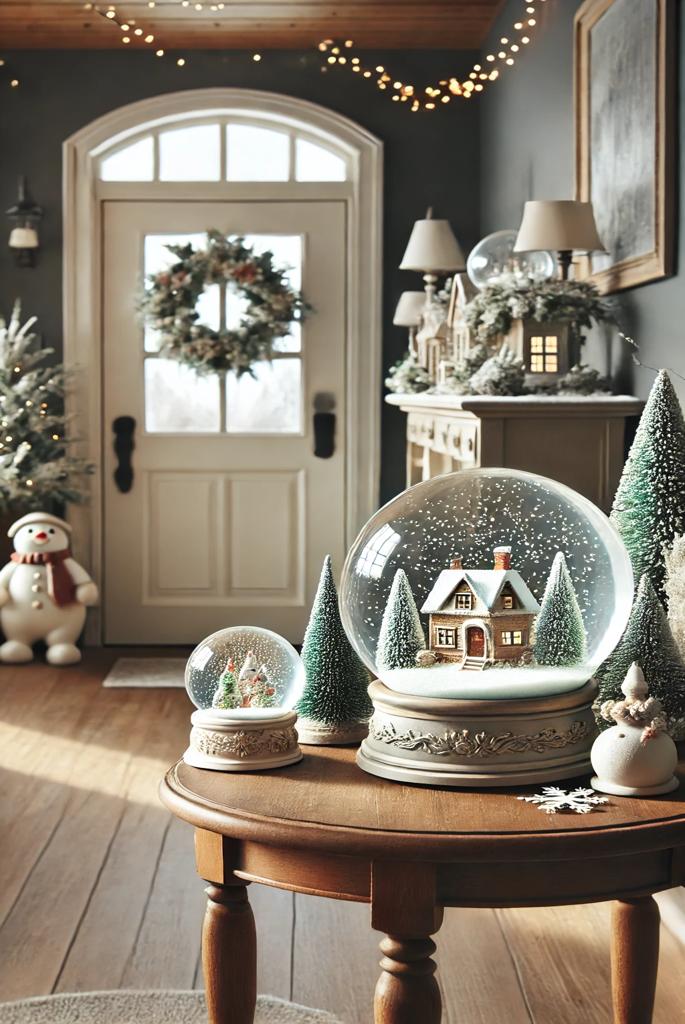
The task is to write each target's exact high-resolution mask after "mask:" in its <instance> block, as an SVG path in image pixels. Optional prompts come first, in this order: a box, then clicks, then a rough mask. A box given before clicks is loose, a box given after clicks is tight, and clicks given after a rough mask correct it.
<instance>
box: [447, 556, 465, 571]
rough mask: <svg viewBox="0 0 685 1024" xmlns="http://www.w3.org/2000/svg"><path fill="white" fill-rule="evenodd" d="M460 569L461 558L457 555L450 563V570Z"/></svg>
mask: <svg viewBox="0 0 685 1024" xmlns="http://www.w3.org/2000/svg"><path fill="white" fill-rule="evenodd" d="M461 568H463V566H462V564H461V558H460V557H459V555H457V556H456V557H455V558H453V559H452V561H451V562H450V569H461Z"/></svg>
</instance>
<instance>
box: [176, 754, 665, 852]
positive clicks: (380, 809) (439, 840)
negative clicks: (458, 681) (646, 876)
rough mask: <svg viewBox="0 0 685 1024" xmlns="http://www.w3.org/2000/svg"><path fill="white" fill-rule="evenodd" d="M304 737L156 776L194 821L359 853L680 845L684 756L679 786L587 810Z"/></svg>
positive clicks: (234, 833) (249, 835) (228, 831)
mask: <svg viewBox="0 0 685 1024" xmlns="http://www.w3.org/2000/svg"><path fill="white" fill-rule="evenodd" d="M303 749H304V753H305V757H304V760H303V761H301V762H300V763H299V764H296V765H292V766H290V767H288V768H282V769H278V770H275V771H268V772H250V773H248V772H246V773H221V772H213V771H205V770H202V769H198V768H190V767H188V766H187V765H186V764H184V763H183V762H182V761H181V762H179V763H178V764H176V765H175V766H174V767H173V768H171V769H170V770H169V772H168V773H167V776H166V778H165V779H164V781H163V782H162V787H161V797H162V800H163V802H164V803H165V804H166V805H167V806H168V807H169V808H170V810H172V811H173V812H174V813H175V814H176V815H178V816H179V817H181V818H183V819H184V820H185V821H188V822H189V823H190V824H192V825H194V826H195V827H196V828H201V829H208V830H210V831H213V832H218V833H221V834H223V835H227V836H231V837H233V838H236V839H241V840H251V841H254V842H262V843H267V844H273V845H282V846H288V847H291V848H308V849H311V850H318V851H322V852H325V851H332V852H336V853H338V854H340V853H349V854H351V855H356V856H359V855H365V856H371V857H373V856H383V857H389V858H395V857H396V858H398V859H401V858H404V859H408V860H415V859H416V860H419V859H421V860H426V859H431V860H436V861H445V860H447V861H459V860H470V861H473V860H474V858H477V859H478V860H494V861H501V860H502V858H503V857H506V859H507V860H527V859H536V860H537V859H545V860H547V859H551V860H557V859H558V860H565V859H568V858H569V857H578V856H581V857H582V856H593V857H594V856H604V855H605V854H606V855H610V854H614V855H615V854H621V853H637V852H639V851H642V850H665V849H668V848H673V847H679V846H685V789H684V787H683V782H682V780H683V778H684V777H685V776H684V774H683V773H684V771H685V765H684V764H681V766H680V769H679V771H680V778H681V786H680V788H679V789H677V790H676V791H675V792H673V793H669V794H668V795H666V796H662V797H655V798H651V799H649V800H647V799H631V798H625V797H609V803H607V804H605V805H603V806H601V807H598V808H597V809H596V810H593V811H592V812H590V813H589V814H568V813H564V814H545V813H543V812H542V811H540V810H538V809H537V807H535V806H534V805H532V804H528V803H524V802H523V801H520V800H517V799H516V797H517V796H520V795H523V794H529V793H532V792H539V790H540V788H541V787H539V786H538V787H534V788H531V787H526V788H517V789H508V790H488V791H480V792H479V791H474V790H454V789H446V788H445V789H441V788H435V787H434V788H425V787H420V786H410V785H402V784H400V783H396V782H390V781H386V780H384V779H380V778H376V777H375V776H372V775H368V774H366V773H365V772H363V771H361V770H360V769H359V768H358V767H357V765H356V763H355V751H354V750H351V749H346V748H335V747H304V748H303ZM558 785H561V786H562V787H563V788H566V789H570V788H572V787H574V786H578V785H582V786H588V785H589V781H588V778H587V777H585V778H581V779H575V780H570V781H567V782H561V783H558Z"/></svg>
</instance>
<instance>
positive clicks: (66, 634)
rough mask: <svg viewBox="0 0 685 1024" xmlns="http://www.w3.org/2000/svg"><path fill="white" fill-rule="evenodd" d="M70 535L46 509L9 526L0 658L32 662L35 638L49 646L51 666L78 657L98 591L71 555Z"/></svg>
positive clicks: (0, 576) (1, 573)
mask: <svg viewBox="0 0 685 1024" xmlns="http://www.w3.org/2000/svg"><path fill="white" fill-rule="evenodd" d="M70 534H71V527H70V526H69V524H68V523H65V522H64V520H63V519H59V518H58V517H57V516H53V515H50V514H49V513H48V512H31V513H29V515H26V516H22V518H21V519H17V521H16V523H13V524H12V526H11V527H10V529H9V530H8V533H7V536H8V537H11V538H12V539H13V540H14V554H13V555H12V556H11V561H10V562H8V563H7V565H6V566H4V568H3V569H1V570H0V625H1V626H2V631H3V633H4V634H5V643H4V644H2V646H0V661H3V662H7V663H13V664H18V663H21V662H25V661H31V660H32V659H33V649H32V645H33V644H34V643H36V641H38V640H44V641H45V643H46V644H47V647H48V650H47V655H46V657H47V660H48V661H49V663H50V664H51V665H73V664H74V663H75V662H77V661H80V660H81V652H80V651H79V649H78V647H77V646H76V641H77V640H78V638H79V635H80V633H81V630H82V629H83V623H84V621H85V618H86V606H87V605H91V604H95V602H96V601H97V599H98V591H97V587H96V586H95V584H94V583H93V581H92V580H91V578H90V576H89V575H88V573H87V572H86V571H85V569H83V568H82V567H81V566H80V565H79V564H78V562H76V561H74V559H73V558H72V557H71V552H70V550H69V539H70Z"/></svg>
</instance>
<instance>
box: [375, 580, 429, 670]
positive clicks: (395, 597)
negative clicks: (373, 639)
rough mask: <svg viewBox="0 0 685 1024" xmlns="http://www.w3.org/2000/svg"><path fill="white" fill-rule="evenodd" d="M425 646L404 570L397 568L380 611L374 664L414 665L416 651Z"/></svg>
mask: <svg viewBox="0 0 685 1024" xmlns="http://www.w3.org/2000/svg"><path fill="white" fill-rule="evenodd" d="M425 648H426V638H425V636H424V634H423V627H422V626H421V619H420V618H419V613H418V609H417V607H416V603H415V601H414V595H413V594H412V590H411V586H410V585H409V580H408V579H407V574H406V573H405V571H404V569H398V570H397V572H396V573H395V578H394V579H393V581H392V586H391V588H390V594H389V596H388V603H387V604H386V606H385V611H384V612H383V620H382V622H381V628H380V633H379V634H378V648H377V650H376V664H377V665H378V668H379V669H395V668H414V666H415V665H416V655H417V654H418V653H419V651H423V650H425Z"/></svg>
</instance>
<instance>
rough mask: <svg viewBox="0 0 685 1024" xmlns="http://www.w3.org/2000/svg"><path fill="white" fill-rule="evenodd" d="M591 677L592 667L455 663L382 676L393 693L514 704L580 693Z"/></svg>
mask: <svg viewBox="0 0 685 1024" xmlns="http://www.w3.org/2000/svg"><path fill="white" fill-rule="evenodd" d="M591 675H592V666H588V665H574V666H573V667H572V668H556V667H552V666H549V665H526V666H515V667H513V668H490V669H485V670H484V671H483V672H477V671H471V670H468V669H466V670H464V669H460V668H459V667H458V665H457V664H455V663H454V662H447V663H443V664H440V665H431V666H430V667H429V668H397V669H391V670H390V671H385V672H379V674H378V677H379V679H381V680H382V682H384V683H385V685H386V686H388V687H389V688H390V689H391V690H395V691H396V692H397V693H406V694H410V695H414V696H420V697H442V698H445V697H447V698H451V699H453V700H515V699H517V698H521V697H547V696H553V695H554V694H557V693H570V692H571V691H572V690H578V689H580V687H581V686H584V685H585V683H586V682H587V681H588V679H589V678H590V677H591Z"/></svg>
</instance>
